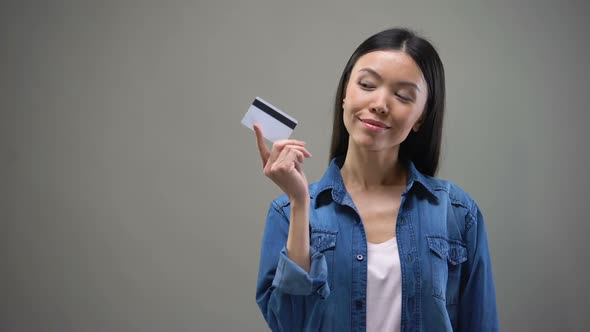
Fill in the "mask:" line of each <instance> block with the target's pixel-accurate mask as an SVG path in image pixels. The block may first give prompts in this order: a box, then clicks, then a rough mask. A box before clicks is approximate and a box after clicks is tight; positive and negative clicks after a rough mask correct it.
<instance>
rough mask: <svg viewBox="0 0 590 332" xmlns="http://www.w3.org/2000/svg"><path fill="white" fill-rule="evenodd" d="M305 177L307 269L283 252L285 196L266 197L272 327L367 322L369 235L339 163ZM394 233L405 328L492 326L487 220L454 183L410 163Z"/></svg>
mask: <svg viewBox="0 0 590 332" xmlns="http://www.w3.org/2000/svg"><path fill="white" fill-rule="evenodd" d="M343 162H344V160H343V158H342V157H340V158H335V159H333V160H332V162H331V163H330V166H329V167H328V169H327V171H326V173H325V174H324V176H323V178H322V179H321V180H320V181H318V182H316V183H313V184H311V185H310V186H309V194H310V197H311V201H310V215H309V223H310V262H311V266H310V270H309V272H306V271H305V270H303V269H302V268H301V267H299V266H298V265H297V264H296V263H294V262H293V261H292V260H290V259H289V257H288V256H287V250H286V243H287V235H288V233H289V216H290V205H289V200H288V199H287V197H286V195H282V196H280V197H278V198H277V199H275V200H273V201H272V203H271V204H270V208H269V211H268V216H267V219H266V227H265V230H264V235H263V239H262V247H261V254H260V266H259V273H258V282H257V288H256V302H257V303H258V306H259V307H260V310H261V311H262V315H263V316H264V319H265V320H266V322H267V324H268V326H269V327H270V328H271V329H272V330H273V331H365V326H366V322H365V320H366V311H365V310H366V288H367V259H366V257H367V239H366V235H365V231H364V227H363V223H362V220H361V217H360V215H359V213H358V210H357V208H356V207H355V205H354V203H353V201H352V199H351V197H350V195H349V194H348V192H347V191H346V188H345V186H344V183H343V181H342V177H341V174H340V168H341V167H342V163H343ZM406 167H407V171H408V183H407V186H406V188H405V190H404V191H403V193H402V199H401V204H400V208H399V213H398V217H397V224H396V237H397V244H398V251H399V257H400V264H401V275H402V310H401V331H497V330H498V329H499V323H498V317H497V312H496V296H495V288H494V281H493V275H492V266H491V261H490V254H489V250H488V242H487V236H486V230H485V226H484V219H483V216H482V214H481V212H480V210H479V207H478V206H477V204H476V203H475V202H474V200H473V199H472V198H471V197H469V195H468V194H467V193H466V192H465V191H463V190H462V189H461V188H459V187H458V186H457V185H455V184H453V183H451V182H449V181H445V180H440V179H437V178H433V177H430V176H426V175H424V174H421V173H420V172H419V171H418V170H417V169H416V168H415V166H414V165H413V164H412V163H411V162H409V163H407V164H406Z"/></svg>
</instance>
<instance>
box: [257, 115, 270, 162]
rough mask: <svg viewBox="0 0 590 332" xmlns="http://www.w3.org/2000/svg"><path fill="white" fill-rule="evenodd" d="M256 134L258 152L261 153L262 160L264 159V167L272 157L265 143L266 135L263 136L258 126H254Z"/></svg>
mask: <svg viewBox="0 0 590 332" xmlns="http://www.w3.org/2000/svg"><path fill="white" fill-rule="evenodd" d="M254 132H255V133H256V145H257V146H258V152H260V159H262V167H264V166H266V163H267V162H268V159H269V157H270V151H269V150H268V147H267V146H266V143H265V142H264V135H262V129H261V128H260V126H258V124H254Z"/></svg>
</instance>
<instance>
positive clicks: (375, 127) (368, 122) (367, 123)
mask: <svg viewBox="0 0 590 332" xmlns="http://www.w3.org/2000/svg"><path fill="white" fill-rule="evenodd" d="M358 119H359V121H360V122H361V123H362V124H363V126H364V127H365V128H367V129H369V130H372V131H383V130H387V129H389V128H391V127H389V126H388V125H386V124H385V123H383V122H381V121H377V120H372V119H361V118H358Z"/></svg>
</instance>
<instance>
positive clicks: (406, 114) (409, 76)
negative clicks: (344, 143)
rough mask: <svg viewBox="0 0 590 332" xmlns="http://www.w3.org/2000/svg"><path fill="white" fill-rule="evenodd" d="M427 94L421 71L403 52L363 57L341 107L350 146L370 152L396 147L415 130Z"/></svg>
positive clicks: (376, 53)
mask: <svg viewBox="0 0 590 332" xmlns="http://www.w3.org/2000/svg"><path fill="white" fill-rule="evenodd" d="M427 93H428V91H427V86H426V82H425V80H424V76H423V75H422V71H421V70H420V68H419V67H418V65H417V64H416V63H415V62H414V60H413V59H412V58H411V57H410V56H409V55H407V54H406V53H404V52H401V51H395V50H380V51H374V52H370V53H367V54H364V55H363V56H361V57H360V58H359V59H358V61H357V62H356V64H355V65H354V67H353V68H352V71H351V74H350V79H349V81H348V84H347V86H346V91H345V97H344V100H343V104H342V107H343V110H344V116H343V118H344V126H345V127H346V130H347V131H348V133H349V135H350V139H351V141H350V143H352V144H357V145H359V146H361V147H363V148H366V149H369V150H371V151H382V150H388V149H391V148H393V147H395V146H398V145H399V144H401V143H402V142H403V141H404V140H405V139H406V137H407V136H408V134H409V133H410V130H412V129H413V130H416V131H417V130H418V129H419V127H420V124H421V115H422V114H423V112H424V105H425V104H426V98H427Z"/></svg>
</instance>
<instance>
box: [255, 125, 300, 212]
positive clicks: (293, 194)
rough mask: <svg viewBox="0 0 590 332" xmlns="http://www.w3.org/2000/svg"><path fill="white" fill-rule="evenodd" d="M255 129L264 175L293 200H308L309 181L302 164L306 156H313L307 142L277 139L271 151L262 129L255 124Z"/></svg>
mask: <svg viewBox="0 0 590 332" xmlns="http://www.w3.org/2000/svg"><path fill="white" fill-rule="evenodd" d="M254 131H255V132H256V143H257V144H258V151H259V152H260V158H261V159H262V168H263V169H264V175H266V176H267V177H269V178H270V179H271V180H272V181H273V182H274V183H275V184H276V185H278V186H279V188H281V190H283V192H284V193H285V194H287V196H288V197H289V200H290V201H291V202H293V201H298V202H304V201H305V200H308V199H309V191H308V189H307V185H308V183H307V178H306V177H305V174H304V173H303V169H302V167H301V164H302V163H303V161H304V160H305V158H310V157H311V153H309V151H307V149H306V148H305V142H302V141H297V140H292V139H288V140H281V141H276V142H275V143H274V144H273V145H272V148H271V150H270V151H269V149H268V147H267V146H266V143H265V142H264V136H263V135H262V129H261V128H260V127H259V126H258V125H256V124H255V125H254Z"/></svg>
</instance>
